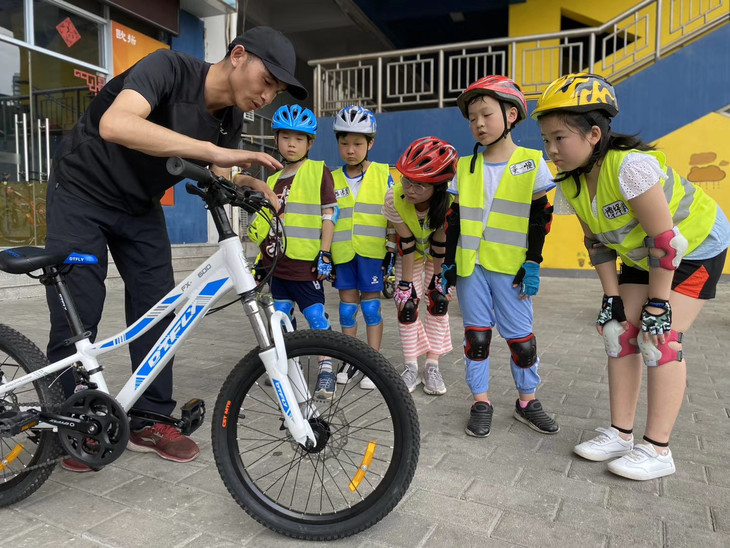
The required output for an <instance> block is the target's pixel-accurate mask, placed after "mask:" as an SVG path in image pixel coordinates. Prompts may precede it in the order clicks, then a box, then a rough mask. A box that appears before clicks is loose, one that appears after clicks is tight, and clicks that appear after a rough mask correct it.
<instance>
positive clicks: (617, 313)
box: [596, 295, 626, 327]
mask: <svg viewBox="0 0 730 548" xmlns="http://www.w3.org/2000/svg"><path fill="white" fill-rule="evenodd" d="M611 320H616V321H617V322H619V323H623V322H625V321H626V313H625V312H624V302H623V301H622V300H621V297H619V296H618V295H612V296H610V297H609V296H608V295H604V296H603V304H602V305H601V312H600V314H598V319H597V320H596V325H600V326H601V327H603V326H604V325H606V324H607V323H608V322H610V321H611Z"/></svg>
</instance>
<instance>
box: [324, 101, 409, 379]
mask: <svg viewBox="0 0 730 548" xmlns="http://www.w3.org/2000/svg"><path fill="white" fill-rule="evenodd" d="M333 129H334V132H335V136H336V137H337V146H338V147H339V150H340V157H341V158H342V161H343V162H345V165H344V166H343V167H341V168H339V169H336V170H335V171H333V172H332V177H333V178H334V181H335V196H337V206H338V209H339V211H338V215H337V223H336V224H335V234H334V239H333V241H332V259H333V261H334V264H335V265H337V279H336V280H335V282H334V286H335V287H336V288H337V289H338V290H339V292H340V326H342V332H343V333H345V334H347V335H350V336H352V337H356V336H357V319H356V317H357V309H358V307H359V308H360V309H361V310H362V315H363V319H364V320H365V325H366V327H365V330H366V332H367V341H368V344H369V345H370V346H372V347H373V348H374V349H375V350H380V343H381V342H382V340H383V318H382V315H381V313H380V292H381V291H382V289H383V272H384V270H386V269H387V268H388V266H389V265H390V261H391V259H392V258H393V255H394V253H393V252H394V251H395V243H393V242H388V240H387V239H386V236H387V230H388V228H387V224H388V221H387V220H386V219H385V217H383V214H382V209H383V202H384V200H385V193H386V192H387V191H388V189H389V188H390V187H392V186H393V184H394V183H393V178H392V177H391V176H390V169H389V167H388V164H380V163H376V162H371V161H370V160H368V152H369V151H370V149H371V148H372V147H373V138H374V137H375V132H376V129H377V124H376V123H375V116H373V113H372V112H370V111H369V110H368V109H366V108H362V107H358V106H349V107H345V108H343V109H342V110H341V111H340V112H338V113H337V115H336V116H335V120H334V124H333ZM390 230H391V231H392V232H393V234H395V230H394V229H392V228H391V229H390ZM355 373H356V372H355V371H354V370H353V368H351V367H350V366H349V365H348V364H343V365H342V369H341V370H340V372H339V373H338V374H337V382H338V383H340V384H347V383H348V382H350V381H351V380H352V379H353V378H354V376H355ZM360 388H362V389H365V390H372V389H373V388H375V386H374V385H373V383H372V381H371V380H370V379H368V378H367V377H362V378H361V379H360Z"/></svg>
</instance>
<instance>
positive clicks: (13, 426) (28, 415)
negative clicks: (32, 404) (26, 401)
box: [0, 409, 39, 438]
mask: <svg viewBox="0 0 730 548" xmlns="http://www.w3.org/2000/svg"><path fill="white" fill-rule="evenodd" d="M38 422H39V420H38V411H36V410H35V409H29V410H28V411H15V410H8V411H5V412H3V413H0V438H8V437H11V436H17V435H18V434H20V433H21V432H24V431H25V430H28V428H33V427H34V426H35V425H37V424H38Z"/></svg>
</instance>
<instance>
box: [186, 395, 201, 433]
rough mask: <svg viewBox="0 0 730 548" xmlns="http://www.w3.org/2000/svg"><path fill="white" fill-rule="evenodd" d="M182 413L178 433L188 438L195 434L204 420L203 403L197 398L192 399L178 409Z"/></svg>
mask: <svg viewBox="0 0 730 548" xmlns="http://www.w3.org/2000/svg"><path fill="white" fill-rule="evenodd" d="M180 411H181V413H182V418H181V421H182V427H181V428H180V432H181V433H182V434H183V435H184V436H189V435H190V434H192V433H193V432H195V431H196V430H197V429H198V428H200V425H202V424H203V421H204V420H205V402H204V401H203V400H201V399H198V398H193V399H192V400H190V401H189V402H187V403H186V404H185V405H183V406H182V407H181V408H180Z"/></svg>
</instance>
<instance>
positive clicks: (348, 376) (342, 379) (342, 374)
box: [337, 362, 375, 388]
mask: <svg viewBox="0 0 730 548" xmlns="http://www.w3.org/2000/svg"><path fill="white" fill-rule="evenodd" d="M356 373H357V370H356V369H355V368H354V367H352V366H351V365H350V364H349V363H347V362H342V365H341V366H340V371H339V373H337V384H347V383H349V382H350V381H351V380H352V378H353V377H354V376H355V374H356ZM373 388H375V387H373Z"/></svg>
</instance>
